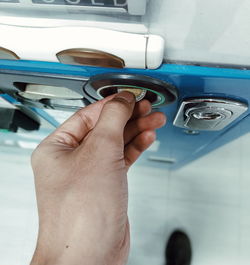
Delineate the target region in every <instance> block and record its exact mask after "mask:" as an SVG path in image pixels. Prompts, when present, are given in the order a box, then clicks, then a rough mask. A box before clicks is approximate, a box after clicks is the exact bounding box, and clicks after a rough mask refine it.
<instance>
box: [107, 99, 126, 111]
mask: <svg viewBox="0 0 250 265" xmlns="http://www.w3.org/2000/svg"><path fill="white" fill-rule="evenodd" d="M105 105H106V106H108V107H109V108H113V109H121V108H122V109H125V110H130V104H129V102H128V101H127V100H126V99H123V98H118V97H115V98H113V99H112V100H110V101H108V102H107V103H106V104H105Z"/></svg>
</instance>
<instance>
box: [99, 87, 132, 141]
mask: <svg viewBox="0 0 250 265" xmlns="http://www.w3.org/2000/svg"><path fill="white" fill-rule="evenodd" d="M134 107H135V96H134V95H133V94H132V93H130V92H127V91H126V92H125V91H124V92H121V93H119V94H117V95H116V96H115V97H114V98H113V99H111V100H110V101H108V102H106V103H105V105H104V106H103V109H102V112H101V114H100V117H99V120H98V122H97V125H96V127H95V131H96V132H98V134H99V133H100V134H105V135H109V136H111V137H116V136H117V137H121V136H122V137H123V131H124V127H125V125H126V124H127V122H128V120H129V119H130V118H131V116H132V113H133V110H134Z"/></svg>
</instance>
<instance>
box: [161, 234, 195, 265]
mask: <svg viewBox="0 0 250 265" xmlns="http://www.w3.org/2000/svg"><path fill="white" fill-rule="evenodd" d="M191 259H192V249H191V242H190V240H189V238H188V236H187V235H186V234H185V233H184V232H182V231H175V232H174V233H172V235H171V236H170V238H169V240H168V242H167V246H166V251H165V260H166V263H165V265H191Z"/></svg>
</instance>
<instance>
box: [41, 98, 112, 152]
mask: <svg viewBox="0 0 250 265" xmlns="http://www.w3.org/2000/svg"><path fill="white" fill-rule="evenodd" d="M111 98H112V97H107V98H105V99H103V100H100V101H98V102H95V103H93V104H91V105H89V106H87V107H85V108H83V109H80V110H79V111H77V112H76V113H74V114H73V115H72V116H71V117H70V118H69V119H68V120H66V121H65V122H64V123H63V124H62V125H61V126H60V127H58V128H57V129H56V130H55V131H54V132H53V133H52V134H51V135H49V136H48V137H47V138H46V141H53V142H58V143H61V144H64V145H67V146H69V147H76V146H78V145H79V143H80V142H81V141H82V139H83V138H84V137H85V136H86V135H87V134H88V132H89V131H90V130H92V129H93V128H94V126H95V125H96V123H97V121H98V119H99V116H100V113H101V111H102V108H103V106H104V104H105V103H106V102H107V101H109V100H110V99H111Z"/></svg>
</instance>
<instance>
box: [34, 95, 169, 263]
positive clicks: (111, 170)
mask: <svg viewBox="0 0 250 265" xmlns="http://www.w3.org/2000/svg"><path fill="white" fill-rule="evenodd" d="M150 111H151V105H150V103H149V102H148V101H146V100H144V101H141V102H139V103H136V104H135V99H134V96H133V95H132V94H131V93H129V92H121V93H120V94H117V95H115V96H110V97H108V98H106V99H103V100H101V101H99V102H96V103H94V104H91V105H89V106H87V107H85V108H84V109H81V110H80V111H78V112H76V113H75V114H74V115H73V116H72V117H71V118H69V119H68V120H67V121H66V122H65V123H64V124H62V125H61V126H60V127H59V128H58V129H56V130H55V131H54V132H53V133H52V134H51V135H49V136H48V137H47V138H46V139H45V140H43V141H42V143H41V144H40V145H39V146H38V147H37V149H36V150H35V151H34V152H33V154H32V167H33V172H34V175H35V185H36V194H37V204H38V212H39V235H38V241H37V248H36V251H35V254H34V257H33V259H32V262H31V265H52V264H53V265H81V264H82V265H85V264H86V265H124V264H125V263H126V261H127V257H128V252H129V223H128V217H127V207H128V185H127V171H128V169H129V167H130V166H131V165H132V164H133V163H134V162H135V161H136V160H137V158H138V157H139V156H140V155H141V153H142V152H143V151H144V150H145V149H147V148H148V147H149V146H150V145H151V144H152V142H153V141H154V140H155V129H157V128H160V127H162V126H163V125H164V124H165V120H166V118H165V116H164V114H162V113H159V112H155V113H151V114H149V112H150Z"/></svg>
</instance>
